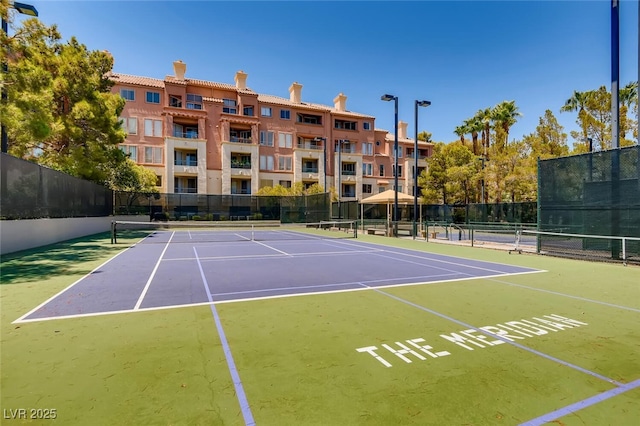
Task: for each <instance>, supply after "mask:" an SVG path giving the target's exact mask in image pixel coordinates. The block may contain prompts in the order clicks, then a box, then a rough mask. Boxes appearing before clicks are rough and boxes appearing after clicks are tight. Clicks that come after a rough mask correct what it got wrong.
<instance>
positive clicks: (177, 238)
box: [111, 220, 358, 244]
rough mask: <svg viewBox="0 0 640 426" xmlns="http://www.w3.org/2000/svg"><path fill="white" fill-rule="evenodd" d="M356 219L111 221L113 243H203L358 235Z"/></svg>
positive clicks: (354, 236) (332, 237)
mask: <svg viewBox="0 0 640 426" xmlns="http://www.w3.org/2000/svg"><path fill="white" fill-rule="evenodd" d="M357 237H358V231H357V226H356V221H344V220H343V221H322V222H314V223H299V224H281V223H280V222H277V221H268V222H255V223H251V222H212V223H198V222H136V221H113V222H111V242H112V243H113V244H115V243H118V242H124V241H127V242H132V241H139V240H140V242H141V243H143V244H150V243H165V244H166V243H168V242H172V243H191V244H194V243H204V242H235V241H278V240H319V239H334V238H357Z"/></svg>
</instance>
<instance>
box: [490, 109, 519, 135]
mask: <svg viewBox="0 0 640 426" xmlns="http://www.w3.org/2000/svg"><path fill="white" fill-rule="evenodd" d="M520 116H522V114H521V113H520V111H518V106H517V105H516V101H503V102H500V103H499V104H498V105H496V106H495V108H494V109H493V113H492V117H493V120H494V121H495V123H496V125H497V126H500V128H501V129H502V130H503V132H504V141H502V146H507V144H508V143H509V129H510V128H511V126H513V125H514V124H515V123H516V122H517V121H518V117H520Z"/></svg>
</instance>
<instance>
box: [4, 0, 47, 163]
mask: <svg viewBox="0 0 640 426" xmlns="http://www.w3.org/2000/svg"><path fill="white" fill-rule="evenodd" d="M9 7H10V8H14V9H15V10H17V11H18V12H19V13H22V14H23V15H29V16H38V11H37V10H36V8H35V7H33V6H31V5H30V4H24V3H18V2H13V3H9ZM7 13H8V9H7ZM8 18H9V17H8V16H7V19H8ZM7 19H5V16H4V15H2V31H3V32H4V33H5V34H7V33H8V30H9V26H8V24H7ZM8 70H9V65H8V63H7V60H6V59H5V60H4V61H3V63H2V72H3V73H6V72H7V71H8ZM1 98H2V103H3V104H5V103H6V102H7V90H6V89H5V87H4V84H3V85H2V96H1ZM0 151H2V152H5V153H6V152H8V151H9V140H8V137H7V129H6V127H5V125H4V124H2V123H0Z"/></svg>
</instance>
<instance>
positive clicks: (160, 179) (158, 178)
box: [156, 176, 162, 186]
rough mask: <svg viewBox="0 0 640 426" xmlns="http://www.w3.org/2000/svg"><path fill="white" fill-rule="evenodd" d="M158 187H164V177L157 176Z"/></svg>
mask: <svg viewBox="0 0 640 426" xmlns="http://www.w3.org/2000/svg"><path fill="white" fill-rule="evenodd" d="M156 186H162V176H156Z"/></svg>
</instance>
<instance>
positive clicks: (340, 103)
mask: <svg viewBox="0 0 640 426" xmlns="http://www.w3.org/2000/svg"><path fill="white" fill-rule="evenodd" d="M333 105H334V106H335V107H336V109H337V110H338V111H346V110H347V97H346V96H345V95H344V93H342V92H340V94H339V95H338V96H336V97H335V98H333Z"/></svg>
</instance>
